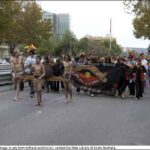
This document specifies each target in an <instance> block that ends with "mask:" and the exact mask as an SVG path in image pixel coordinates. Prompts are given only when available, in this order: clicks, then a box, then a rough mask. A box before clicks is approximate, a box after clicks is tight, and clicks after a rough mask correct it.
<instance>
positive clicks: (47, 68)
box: [43, 56, 53, 93]
mask: <svg viewBox="0 0 150 150" xmlns="http://www.w3.org/2000/svg"><path fill="white" fill-rule="evenodd" d="M43 65H44V68H45V76H44V81H45V92H47V93H48V92H49V87H50V81H48V80H47V79H48V78H49V77H50V76H52V75H53V70H52V67H51V66H50V64H49V58H48V57H47V56H45V57H44V62H43Z"/></svg>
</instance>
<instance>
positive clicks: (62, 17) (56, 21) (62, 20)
mask: <svg viewBox="0 0 150 150" xmlns="http://www.w3.org/2000/svg"><path fill="white" fill-rule="evenodd" d="M43 20H45V21H46V20H50V21H51V24H52V34H53V36H54V37H62V35H63V34H64V33H65V32H66V31H70V22H69V20H70V19H69V14H54V13H50V12H47V11H44V12H43Z"/></svg>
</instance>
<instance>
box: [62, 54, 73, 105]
mask: <svg viewBox="0 0 150 150" xmlns="http://www.w3.org/2000/svg"><path fill="white" fill-rule="evenodd" d="M63 65H64V74H63V78H64V90H65V97H66V100H65V102H67V103H68V102H71V101H72V83H71V75H72V68H73V67H72V66H73V64H72V61H71V57H70V56H69V55H66V56H65V58H64V61H63Z"/></svg>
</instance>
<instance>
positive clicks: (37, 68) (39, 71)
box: [33, 56, 45, 106]
mask: <svg viewBox="0 0 150 150" xmlns="http://www.w3.org/2000/svg"><path fill="white" fill-rule="evenodd" d="M44 76H45V69H44V65H43V64H42V63H41V57H40V56H36V63H35V64H34V65H33V77H34V80H33V84H34V90H35V92H36V94H37V106H40V105H42V80H41V79H42V78H43V77H44Z"/></svg>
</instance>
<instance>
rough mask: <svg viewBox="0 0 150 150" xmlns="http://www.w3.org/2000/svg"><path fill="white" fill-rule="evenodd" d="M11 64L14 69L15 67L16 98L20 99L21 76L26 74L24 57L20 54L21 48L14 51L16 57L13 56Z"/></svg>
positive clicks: (16, 99)
mask: <svg viewBox="0 0 150 150" xmlns="http://www.w3.org/2000/svg"><path fill="white" fill-rule="evenodd" d="M11 64H12V69H13V77H14V80H15V83H16V96H15V98H14V100H15V101H18V100H19V91H20V82H21V76H22V75H23V74H24V62H23V57H22V56H20V54H19V50H15V51H14V58H12V60H11Z"/></svg>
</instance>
